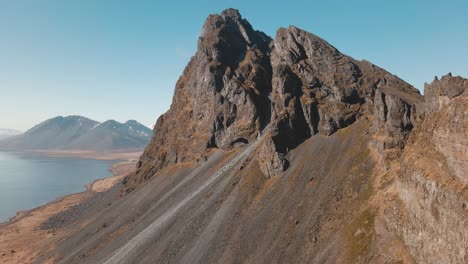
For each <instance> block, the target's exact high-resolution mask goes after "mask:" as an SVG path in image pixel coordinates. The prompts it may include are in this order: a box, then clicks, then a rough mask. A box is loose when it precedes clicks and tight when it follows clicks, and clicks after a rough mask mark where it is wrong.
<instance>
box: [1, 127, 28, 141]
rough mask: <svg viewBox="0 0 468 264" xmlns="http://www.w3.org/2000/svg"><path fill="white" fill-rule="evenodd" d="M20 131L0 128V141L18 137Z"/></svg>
mask: <svg viewBox="0 0 468 264" xmlns="http://www.w3.org/2000/svg"><path fill="white" fill-rule="evenodd" d="M21 133H23V132H21V131H19V130H15V129H9V128H0V140H2V139H5V138H9V137H12V136H16V135H20V134H21Z"/></svg>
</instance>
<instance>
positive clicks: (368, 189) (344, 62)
mask: <svg viewBox="0 0 468 264" xmlns="http://www.w3.org/2000/svg"><path fill="white" fill-rule="evenodd" d="M467 89H468V87H467V80H466V79H463V78H461V77H452V76H450V75H448V76H445V77H443V78H442V79H441V80H440V81H439V80H436V81H434V82H433V83H432V84H430V85H427V86H426V91H425V93H426V95H425V97H423V96H421V95H420V94H419V92H418V91H417V90H416V89H415V88H414V87H412V86H411V85H409V84H407V83H406V82H404V81H403V80H401V79H399V78H398V77H396V76H394V75H392V74H390V73H388V72H387V71H385V70H383V69H381V68H379V67H377V66H375V65H373V64H372V63H370V62H367V61H357V60H355V59H353V58H351V57H349V56H346V55H344V54H342V53H340V52H339V51H338V50H337V49H336V48H334V47H333V46H331V45H330V44H329V43H327V42H326V41H324V40H323V39H321V38H319V37H317V36H315V35H313V34H310V33H308V32H305V31H303V30H300V29H298V28H296V27H289V28H287V29H280V30H278V32H277V35H276V37H275V39H274V40H271V39H270V38H269V37H267V36H265V34H263V33H261V32H258V31H254V30H253V29H252V27H251V26H250V24H248V22H247V21H245V20H244V19H242V18H241V16H240V15H239V13H238V12H237V11H236V10H232V9H229V10H226V11H224V12H223V13H222V14H221V15H211V16H209V17H208V19H207V21H206V22H205V25H204V26H203V30H202V36H201V37H200V39H199V43H198V50H197V53H196V54H195V56H194V57H193V58H192V59H191V61H190V63H189V64H188V66H187V68H186V69H185V71H184V73H183V74H182V76H181V77H180V79H179V81H178V82H177V85H176V88H175V94H174V98H173V103H172V105H171V108H170V110H169V111H168V112H167V113H166V114H164V115H163V116H161V117H160V118H159V119H158V121H157V124H156V126H155V129H154V132H155V135H154V136H153V140H152V142H151V143H150V145H149V146H148V147H147V148H146V150H145V152H144V154H143V155H142V157H141V159H140V161H139V163H138V167H137V171H136V172H135V173H134V174H131V175H129V176H128V177H126V179H125V180H124V182H123V186H119V188H122V190H123V191H124V192H123V193H122V192H121V190H116V189H114V190H113V192H109V193H108V194H105V195H103V196H102V197H101V196H100V197H98V198H96V199H98V202H96V204H95V205H90V206H88V207H86V210H85V211H83V213H82V216H81V217H82V219H84V220H86V224H84V225H80V221H77V222H75V223H71V224H69V225H70V226H72V227H74V228H76V230H79V231H76V232H75V233H73V232H71V233H72V234H73V235H72V236H71V237H70V238H69V239H68V240H67V241H65V242H64V243H61V244H60V245H59V247H58V248H57V249H55V250H54V251H51V253H48V255H46V256H45V257H44V258H43V259H44V260H45V259H47V257H53V258H54V259H58V260H60V261H62V262H63V263H154V261H160V262H165V263H187V262H195V263H220V262H223V263H226V262H227V263H415V262H419V263H466V260H467V254H468V252H466V248H468V245H467V241H468V234H467V232H466V230H468V226H467V224H468V222H467V221H466V219H468V218H467V216H468V215H467V212H468V210H467V205H468V202H467V200H468V194H467V187H466V186H467V185H466V184H467V182H468V179H467V175H468V171H467V170H468V169H467V164H468V160H467V154H466V153H468V142H467V139H466V135H467V133H468V129H467V127H468V124H467V114H466V113H467V110H468V109H467ZM245 145H248V146H245ZM143 183H144V184H143ZM117 194H120V198H119V200H118V202H115V197H116V196H117ZM99 199H101V200H99ZM74 213H76V212H74ZM84 220H83V221H84ZM61 224H63V223H61ZM64 225H67V223H65V224H64ZM96 230H98V231H96ZM76 245H82V246H80V248H79V249H75V247H76ZM97 248H99V250H97ZM70 252H72V253H70Z"/></svg>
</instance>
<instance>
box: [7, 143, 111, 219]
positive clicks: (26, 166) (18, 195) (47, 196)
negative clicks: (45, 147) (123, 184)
mask: <svg viewBox="0 0 468 264" xmlns="http://www.w3.org/2000/svg"><path fill="white" fill-rule="evenodd" d="M114 162H115V161H102V160H93V159H79V158H63V157H47V156H42V155H38V154H34V153H27V152H5V151H0V222H5V221H8V219H9V218H11V217H13V216H15V214H16V212H17V211H21V210H26V209H31V208H34V207H37V206H40V205H43V204H46V203H47V202H50V201H52V200H54V199H55V198H57V197H60V196H63V195H66V194H71V193H76V192H80V191H83V190H85V185H86V184H87V183H89V182H91V181H93V180H96V179H102V178H106V177H109V176H112V173H111V172H110V171H109V168H110V166H111V165H112V163H114Z"/></svg>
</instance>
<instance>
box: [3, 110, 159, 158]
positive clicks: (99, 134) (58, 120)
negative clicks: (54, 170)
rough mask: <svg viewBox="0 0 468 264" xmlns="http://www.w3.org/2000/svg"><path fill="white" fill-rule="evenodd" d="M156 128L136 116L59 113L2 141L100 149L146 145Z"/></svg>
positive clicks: (47, 147) (6, 145)
mask: <svg viewBox="0 0 468 264" xmlns="http://www.w3.org/2000/svg"><path fill="white" fill-rule="evenodd" d="M152 134H153V131H152V130H151V129H149V128H148V127H146V126H144V125H142V124H140V123H138V122H137V121H135V120H129V121H127V122H125V123H123V124H122V123H119V122H117V121H115V120H108V121H105V122H102V123H99V122H97V121H94V120H91V119H89V118H86V117H83V116H66V117H63V116H57V117H54V118H52V119H48V120H46V121H44V122H42V123H40V124H38V125H36V126H34V127H33V128H31V129H29V130H28V131H26V132H25V133H24V134H21V135H16V136H12V137H9V138H6V139H3V140H1V141H0V148H2V149H29V150H52V149H57V150H96V151H115V150H129V149H143V148H144V147H145V146H146V145H147V144H148V142H149V141H150V139H151V135H152Z"/></svg>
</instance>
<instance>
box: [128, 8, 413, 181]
mask: <svg viewBox="0 0 468 264" xmlns="http://www.w3.org/2000/svg"><path fill="white" fill-rule="evenodd" d="M270 44H271V45H270ZM270 46H271V50H270ZM421 101H422V96H421V95H420V94H419V92H418V91H417V90H416V89H415V88H414V87H412V86H411V85H409V84H407V83H406V82H404V81H403V80H401V79H399V78H398V77H396V76H394V75H392V74H390V73H388V72H386V71H385V70H383V69H381V68H379V67H377V66H375V65H373V64H371V63H369V62H367V61H356V60H354V59H353V58H351V57H349V56H346V55H344V54H342V53H340V52H339V51H338V50H337V49H336V48H334V47H333V46H331V45H330V44H329V43H327V42H326V41H324V40H323V39H321V38H319V37H317V36H315V35H313V34H310V33H308V32H305V31H303V30H300V29H298V28H296V27H292V26H291V27H289V28H288V29H280V30H278V33H277V36H276V38H275V40H274V41H272V40H271V39H270V38H269V37H268V36H266V35H265V34H264V33H262V32H258V31H254V30H253V29H252V26H251V25H250V24H249V23H248V22H247V21H246V20H244V19H242V17H241V15H240V14H239V13H238V11H237V10H233V9H228V10H226V11H224V12H223V13H222V14H221V15H211V16H209V17H208V19H207V20H206V22H205V24H204V26H203V29H202V34H201V37H200V39H199V43H198V49H197V53H196V54H195V56H194V57H193V58H192V59H191V61H190V63H189V64H188V66H187V67H186V69H185V70H184V73H183V74H182V76H181V77H180V79H179V81H178V82H177V84H176V89H175V93H174V98H173V103H172V105H171V108H170V110H169V111H168V112H167V113H166V114H164V115H162V116H161V117H160V118H159V119H158V121H157V123H156V126H155V129H154V134H155V136H154V138H153V140H152V142H151V143H150V145H149V146H148V147H147V149H146V150H145V152H144V154H143V156H142V157H141V159H140V162H139V165H138V171H137V174H136V176H135V177H132V178H131V179H130V183H129V184H128V186H129V188H128V190H129V189H133V187H132V186H133V185H135V186H136V185H138V184H139V183H141V182H143V181H144V179H147V178H150V177H151V175H153V174H154V173H155V172H156V171H158V170H159V169H161V168H163V167H165V166H167V165H170V164H175V163H184V162H198V161H200V160H205V159H206V155H207V153H208V151H209V149H212V148H219V149H223V150H228V149H231V148H232V147H234V146H235V145H241V144H246V143H248V142H250V141H252V140H253V139H255V138H256V137H257V136H258V135H259V133H260V132H261V131H262V129H263V128H264V127H265V126H266V125H267V124H270V129H271V134H270V135H269V136H268V139H267V140H266V141H265V143H264V144H263V148H262V150H261V153H260V155H259V163H260V168H261V171H262V172H263V173H264V175H265V176H266V177H268V178H269V177H272V176H275V175H279V174H281V173H282V172H283V171H284V170H285V169H287V167H288V164H289V162H288V161H287V159H286V158H285V156H286V154H287V153H288V151H289V150H291V149H293V148H295V147H296V146H297V145H299V144H300V143H302V142H303V141H304V140H305V139H307V138H309V137H310V136H312V135H314V134H317V133H320V134H322V135H326V136H329V135H331V134H333V133H335V132H336V131H337V130H338V129H340V128H344V127H346V126H348V125H350V124H352V123H354V122H355V121H356V120H357V119H358V118H359V117H360V116H363V115H375V119H376V129H381V130H383V131H384V132H385V133H386V134H387V135H389V136H390V137H389V138H388V139H387V141H386V142H382V143H381V144H382V146H383V149H385V148H393V147H395V146H399V147H401V145H402V142H403V138H404V137H405V136H406V134H407V133H408V132H409V131H410V130H411V129H412V127H413V125H412V123H413V117H412V112H414V109H413V108H414V106H413V105H414V104H416V103H418V102H421Z"/></svg>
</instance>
